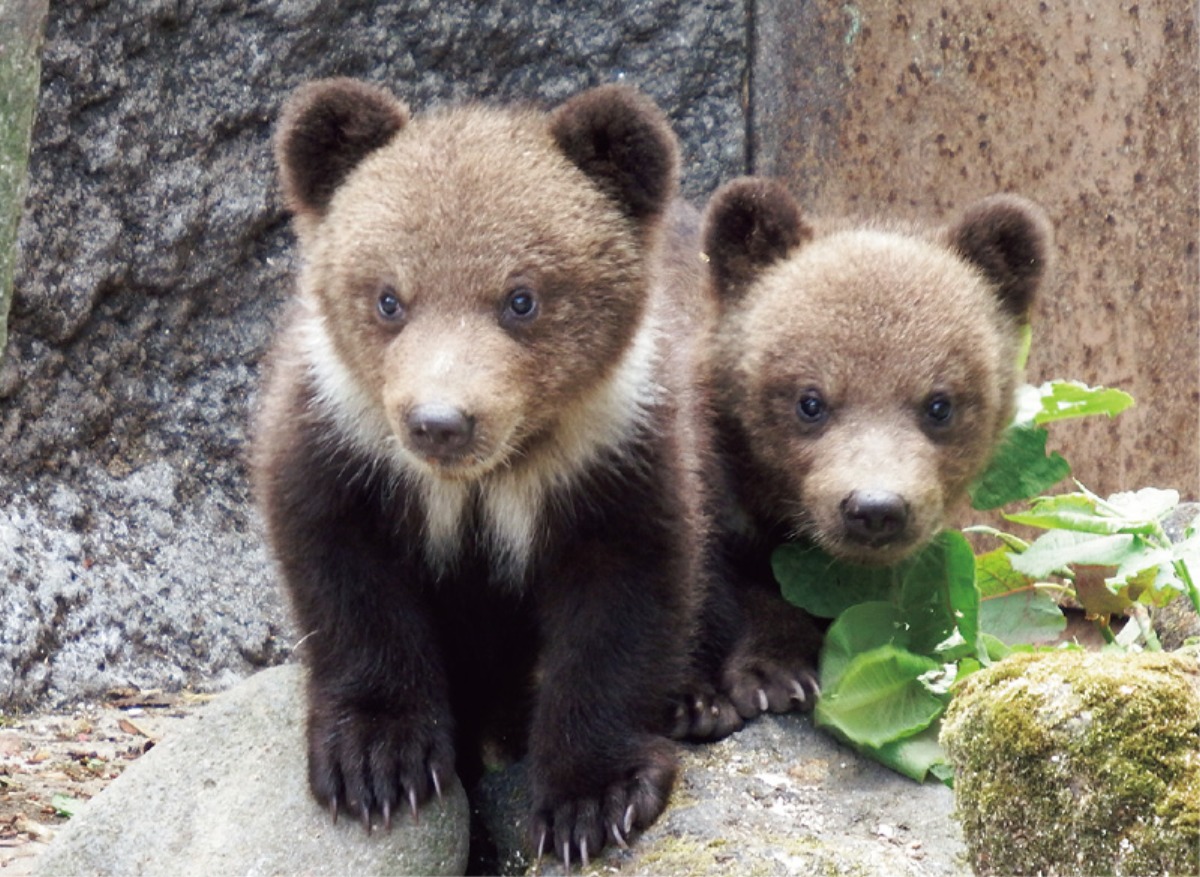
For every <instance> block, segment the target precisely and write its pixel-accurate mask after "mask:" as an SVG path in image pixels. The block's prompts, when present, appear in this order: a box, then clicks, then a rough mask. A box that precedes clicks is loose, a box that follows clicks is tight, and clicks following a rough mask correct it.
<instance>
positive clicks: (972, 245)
mask: <svg viewBox="0 0 1200 877" xmlns="http://www.w3.org/2000/svg"><path fill="white" fill-rule="evenodd" d="M947 241H948V243H949V244H950V246H952V247H953V248H954V249H956V250H957V251H958V252H959V253H960V254H961V255H962V256H963V257H964V258H965V259H966V260H967V261H968V262H971V263H972V264H973V265H975V266H976V267H978V268H979V269H980V270H982V271H983V274H984V276H985V277H986V278H987V279H988V280H989V281H991V282H992V283H993V284H994V285H995V289H996V296H997V298H999V300H1000V303H1001V305H1003V307H1004V309H1005V310H1006V311H1008V312H1009V313H1010V314H1012V315H1013V316H1014V317H1017V318H1019V319H1022V320H1023V319H1026V318H1028V316H1029V311H1030V309H1031V308H1032V306H1033V300H1034V297H1035V295H1036V294H1037V291H1038V288H1039V287H1040V286H1041V284H1042V282H1043V281H1044V280H1045V277H1046V274H1047V272H1048V270H1049V267H1050V259H1051V255H1052V254H1051V248H1052V247H1053V245H1054V230H1053V227H1052V226H1051V225H1050V220H1049V219H1048V218H1047V216H1046V213H1045V211H1043V210H1042V208H1040V207H1038V206H1037V205H1036V204H1034V203H1033V202H1032V201H1028V200H1026V199H1024V198H1021V197H1019V196H1017V195H991V196H989V197H987V198H984V199H982V200H981V201H977V202H975V203H974V204H972V205H971V206H969V207H968V208H967V209H966V210H965V211H964V212H963V215H962V217H960V218H959V220H958V222H956V223H954V224H953V225H951V226H950V228H949V229H948V231H947Z"/></svg>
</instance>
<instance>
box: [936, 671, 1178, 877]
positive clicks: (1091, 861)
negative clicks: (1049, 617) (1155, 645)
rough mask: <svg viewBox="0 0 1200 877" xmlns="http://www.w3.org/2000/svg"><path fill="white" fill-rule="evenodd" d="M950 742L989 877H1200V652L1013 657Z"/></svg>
mask: <svg viewBox="0 0 1200 877" xmlns="http://www.w3.org/2000/svg"><path fill="white" fill-rule="evenodd" d="M942 744H943V745H944V746H945V747H946V750H947V753H948V755H949V757H950V760H951V762H952V763H953V764H954V769H955V802H956V805H957V816H958V818H959V819H960V820H961V823H962V827H963V834H964V837H965V839H966V843H967V848H968V855H969V858H970V862H971V866H972V868H973V869H974V871H975V873H976V874H980V875H985V874H1041V875H1047V877H1049V875H1070V874H1079V875H1109V874H1112V875H1123V874H1131V875H1132V874H1137V875H1147V874H1198V873H1200V652H1197V651H1195V650H1185V651H1181V652H1175V653H1154V654H1138V655H1124V654H1118V653H1109V652H1105V653H1086V652H1054V653H1042V654H1036V655H1014V656H1011V657H1009V658H1007V659H1005V660H1004V661H1001V662H1000V663H999V664H996V665H995V666H993V667H991V668H989V669H988V670H985V671H982V672H980V673H978V674H976V675H975V676H973V677H971V678H970V679H969V680H967V682H966V684H965V685H964V686H963V688H962V690H961V691H960V692H959V693H958V694H957V695H956V697H955V698H954V701H953V703H952V704H951V706H950V709H949V711H948V712H947V714H946V718H945V722H944V724H943V730H942Z"/></svg>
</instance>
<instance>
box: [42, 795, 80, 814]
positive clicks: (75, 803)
mask: <svg viewBox="0 0 1200 877" xmlns="http://www.w3.org/2000/svg"><path fill="white" fill-rule="evenodd" d="M85 803H86V802H84V801H80V800H79V799H78V798H72V797H70V796H69V795H54V796H53V797H51V798H50V806H51V807H53V808H54V813H55V815H57V816H66V817H68V818H69V817H71V816H75V815H77V814H78V813H79V811H80V810H82V809H83V805H84V804H85Z"/></svg>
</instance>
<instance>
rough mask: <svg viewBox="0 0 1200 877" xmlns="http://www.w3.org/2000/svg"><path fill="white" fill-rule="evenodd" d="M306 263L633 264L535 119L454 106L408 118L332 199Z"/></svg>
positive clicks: (622, 236)
mask: <svg viewBox="0 0 1200 877" xmlns="http://www.w3.org/2000/svg"><path fill="white" fill-rule="evenodd" d="M313 245H314V251H315V253H316V254H317V258H316V259H315V261H316V262H318V263H322V264H324V265H325V266H334V265H336V266H340V267H339V269H338V270H341V271H348V272H352V273H364V274H379V273H389V272H391V273H394V272H395V271H398V270H401V271H402V273H404V274H407V273H408V272H409V271H412V270H417V271H422V270H426V269H427V270H430V271H437V272H439V273H440V272H441V271H443V270H454V271H458V270H470V271H478V272H482V274H484V275H486V276H488V277H492V276H493V275H495V274H497V273H500V274H504V273H506V272H511V271H518V272H519V271H521V270H525V269H530V270H537V269H538V268H539V267H546V266H553V267H554V268H555V269H556V270H558V271H567V272H571V271H574V270H577V269H579V268H580V267H581V266H582V265H583V264H586V263H587V262H588V261H591V260H596V259H599V260H600V261H602V262H603V263H605V264H607V265H609V266H610V267H612V268H615V269H616V270H617V271H618V272H622V271H624V270H627V268H628V264H629V263H630V262H631V261H632V260H633V259H634V258H636V253H635V249H636V247H635V246H634V243H633V241H632V239H631V237H630V235H629V228H628V225H627V224H626V223H625V221H624V220H623V218H622V217H621V215H620V213H619V211H618V210H617V209H616V208H615V206H614V205H613V204H612V203H611V202H610V201H609V200H608V199H607V198H606V197H605V196H604V195H603V194H602V193H601V192H600V191H599V190H598V189H597V188H596V187H595V186H594V185H593V184H592V183H591V182H590V181H589V180H588V179H587V177H586V176H584V174H583V173H582V172H580V171H579V169H578V168H576V167H575V166H574V165H573V164H571V163H570V162H569V161H568V160H567V158H566V157H565V156H564V155H563V154H562V152H561V151H560V150H558V149H557V148H556V146H555V144H554V142H553V140H552V138H551V136H550V134H549V131H548V129H547V125H546V119H545V116H544V115H542V114H540V113H535V112H523V111H519V110H518V111H510V110H500V109H491V108H483V107H464V108H455V109H449V110H443V111H436V112H433V113H431V114H426V115H424V116H418V117H416V118H415V119H413V120H412V122H410V123H409V124H408V125H407V126H405V128H403V129H402V130H401V131H400V132H398V133H397V134H396V135H395V137H394V138H393V139H392V140H391V141H390V142H389V143H388V144H387V145H385V146H384V147H382V148H380V149H379V150H377V151H376V152H374V153H372V154H371V155H368V156H367V157H366V158H365V159H363V161H362V162H361V163H360V165H359V166H358V167H356V168H355V169H354V171H353V172H351V174H350V175H349V177H348V179H347V180H346V182H345V183H344V184H343V185H342V186H341V187H339V189H338V190H337V191H336V192H335V193H334V197H333V199H332V201H331V203H330V208H329V212H328V214H327V216H326V217H325V218H324V220H323V221H322V222H321V224H320V228H319V230H318V232H317V234H316V239H315V240H314V241H313Z"/></svg>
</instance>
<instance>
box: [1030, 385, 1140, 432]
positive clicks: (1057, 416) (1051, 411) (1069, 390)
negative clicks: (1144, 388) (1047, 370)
mask: <svg viewBox="0 0 1200 877" xmlns="http://www.w3.org/2000/svg"><path fill="white" fill-rule="evenodd" d="M1038 393H1039V395H1040V397H1041V408H1040V410H1039V411H1038V413H1037V414H1035V415H1034V418H1033V422H1034V423H1035V424H1036V425H1038V426H1041V425H1042V424H1045V423H1053V422H1054V421H1056V420H1067V419H1068V418H1071V417H1087V416H1089V415H1093V414H1106V415H1108V416H1109V417H1110V418H1111V417H1116V416H1117V415H1118V414H1120V413H1121V412H1122V411H1124V410H1125V409H1126V408H1128V407H1129V406H1130V405H1132V404H1133V397H1132V396H1130V395H1129V394H1128V393H1126V392H1123V391H1121V390H1114V389H1111V388H1109V387H1089V386H1088V385H1087V384H1082V383H1080V382H1079V381H1050V382H1048V383H1045V384H1042V385H1041V386H1040V387H1038Z"/></svg>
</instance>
